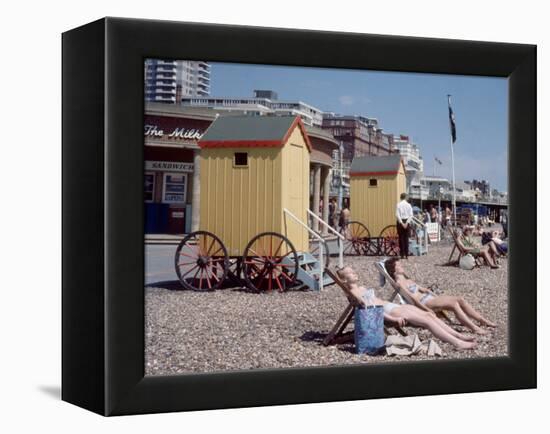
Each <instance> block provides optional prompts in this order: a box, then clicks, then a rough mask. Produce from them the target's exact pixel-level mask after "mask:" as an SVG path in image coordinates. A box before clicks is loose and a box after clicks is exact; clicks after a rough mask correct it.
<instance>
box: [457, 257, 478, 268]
mask: <svg viewBox="0 0 550 434" xmlns="http://www.w3.org/2000/svg"><path fill="white" fill-rule="evenodd" d="M458 266H459V267H460V268H461V269H462V270H473V269H474V267H475V266H476V260H475V258H474V257H473V256H472V255H471V254H470V253H467V254H466V255H464V256H463V257H462V258H460V261H459V262H458Z"/></svg>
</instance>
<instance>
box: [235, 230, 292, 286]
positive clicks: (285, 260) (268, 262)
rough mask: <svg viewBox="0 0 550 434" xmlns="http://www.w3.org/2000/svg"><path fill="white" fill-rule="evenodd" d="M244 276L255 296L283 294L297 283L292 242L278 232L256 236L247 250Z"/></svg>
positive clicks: (243, 266)
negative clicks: (267, 293)
mask: <svg viewBox="0 0 550 434" xmlns="http://www.w3.org/2000/svg"><path fill="white" fill-rule="evenodd" d="M241 263H242V275H243V277H244V280H245V282H246V286H247V287H248V288H249V289H250V290H252V291H254V292H263V291H268V292H270V291H273V290H277V291H279V292H283V291H285V290H286V289H288V288H289V287H291V286H292V285H294V284H295V282H296V276H297V274H298V267H299V263H298V255H297V253H296V249H295V248H294V246H293V245H292V243H291V242H290V240H289V239H288V238H286V237H284V236H283V235H281V234H278V233H276V232H264V233H261V234H258V235H256V236H255V237H254V238H252V240H250V242H249V243H248V245H247V246H246V248H245V249H244V253H243V258H242V261H241Z"/></svg>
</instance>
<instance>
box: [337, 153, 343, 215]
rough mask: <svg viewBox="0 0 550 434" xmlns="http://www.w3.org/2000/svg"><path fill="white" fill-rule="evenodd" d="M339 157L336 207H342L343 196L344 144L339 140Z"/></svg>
mask: <svg viewBox="0 0 550 434" xmlns="http://www.w3.org/2000/svg"><path fill="white" fill-rule="evenodd" d="M339 153H340V155H339V157H340V164H339V166H340V168H339V170H338V172H339V174H340V185H339V187H338V209H342V200H343V196H344V144H343V143H341V142H340V149H339Z"/></svg>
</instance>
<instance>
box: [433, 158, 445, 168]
mask: <svg viewBox="0 0 550 434" xmlns="http://www.w3.org/2000/svg"><path fill="white" fill-rule="evenodd" d="M434 160H435V162H436V163H437V164H439V165H440V166H441V165H442V164H443V162H442V161H441V160H440V159H439V158H437V157H434Z"/></svg>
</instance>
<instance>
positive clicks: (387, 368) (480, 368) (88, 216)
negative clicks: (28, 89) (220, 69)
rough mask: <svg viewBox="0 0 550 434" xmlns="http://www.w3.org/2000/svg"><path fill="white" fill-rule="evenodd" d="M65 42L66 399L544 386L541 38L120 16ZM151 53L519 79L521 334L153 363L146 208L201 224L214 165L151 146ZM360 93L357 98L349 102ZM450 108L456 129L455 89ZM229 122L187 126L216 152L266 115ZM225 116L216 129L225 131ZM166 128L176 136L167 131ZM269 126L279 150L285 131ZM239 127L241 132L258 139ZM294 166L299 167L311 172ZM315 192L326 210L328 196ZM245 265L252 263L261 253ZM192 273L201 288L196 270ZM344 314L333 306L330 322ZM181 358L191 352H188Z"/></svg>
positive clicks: (140, 404) (511, 122) (516, 217)
mask: <svg viewBox="0 0 550 434" xmlns="http://www.w3.org/2000/svg"><path fill="white" fill-rule="evenodd" d="M62 50H63V65H62V72H63V96H62V99H63V111H62V116H63V166H62V167H63V192H62V196H63V212H62V215H63V271H62V276H63V289H62V313H63V318H62V332H63V336H62V350H63V354H62V363H63V366H62V399H63V400H65V401H67V402H70V403H73V404H76V405H79V406H81V407H83V408H86V409H89V410H91V411H94V412H96V413H99V414H102V415H106V416H110V415H126V414H137V413H153V412H169V411H184V410H201V409H214V408H232V407H249V406H265V405H279V404H298V403H310V402H325V401H344V400H360V399H368V398H387V397H404V396H415V395H429V394H431V395H433V394H449V393H466V392H480V391H497V390H510V389H522V388H534V387H536V213H535V212H534V211H535V207H536V47H535V46H530V45H520V44H508V43H489V42H475V41H458V40H440V39H424V38H408V37H396V36H382V35H366V34H351V33H334V32H319V31H304V30H283V29H271V28H255V27H245V26H225V25H212V24H198V23H177V22H161V21H149V20H134V19H121V18H105V19H101V20H98V21H96V22H93V23H90V24H87V25H84V26H82V27H79V28H76V29H73V30H70V31H68V32H66V33H64V34H63V38H62ZM148 59H165V60H167V63H168V64H169V63H170V62H172V61H176V60H184V61H187V60H188V61H203V62H209V63H214V64H234V65H244V66H246V65H264V66H269V67H273V68H276V67H288V68H302V70H307V71H314V70H315V71H317V70H320V69H324V70H331V71H337V72H338V71H356V72H361V71H377V72H387V73H410V74H440V75H447V76H450V75H453V76H468V77H493V78H500V79H503V80H506V83H505V88H506V89H507V91H506V92H505V93H506V97H507V101H508V103H507V155H508V167H507V171H508V172H507V173H508V176H507V180H508V182H507V184H508V185H507V194H508V203H507V208H508V213H507V220H508V230H509V240H508V243H509V244H511V245H512V246H513V247H512V251H511V252H509V254H508V258H507V259H506V261H507V270H508V271H507V273H508V274H507V283H508V286H507V293H506V294H505V295H504V297H505V298H506V302H507V304H506V306H505V307H504V308H503V309H504V311H505V313H506V318H507V322H508V323H507V324H501V325H500V326H501V327H504V328H506V331H507V342H506V345H505V346H506V349H507V351H506V354H500V353H499V354H497V355H496V356H486V357H485V356H483V354H485V353H480V354H482V355H481V356H480V357H466V358H460V357H459V358H445V357H443V358H440V359H439V360H433V359H422V360H419V359H415V358H414V357H411V358H410V359H407V360H401V359H400V360H399V361H395V362H389V363H388V362H386V363H378V362H377V361H376V359H375V358H374V359H360V358H359V359H353V360H352V362H353V363H346V364H327V365H325V366H323V365H322V364H316V365H315V366H313V365H311V364H308V363H304V364H294V365H288V364H287V365H281V366H278V367H273V366H271V365H269V364H267V365H262V364H261V363H259V364H257V365H254V368H251V367H250V364H245V365H246V366H244V365H243V369H234V367H233V368H231V367H228V368H226V369H225V370H224V369H217V370H216V369H212V370H209V369H196V370H185V369H183V370H181V371H179V370H178V369H177V366H175V365H174V369H172V366H168V369H165V370H158V371H155V370H154V369H153V368H150V366H151V365H150V364H148V363H149V362H151V360H150V359H151V351H149V352H148V348H147V346H148V345H150V339H148V337H147V335H146V327H149V325H150V324H149V323H147V320H146V317H147V309H148V308H147V303H146V294H147V290H146V291H144V287H146V286H147V285H146V283H147V282H146V279H145V267H146V261H147V255H146V249H145V248H144V238H146V236H147V232H148V231H149V229H147V228H149V226H147V225H148V220H147V219H148V218H149V217H147V216H148V215H149V214H147V213H148V212H149V210H150V209H153V207H154V206H156V205H157V204H158V207H161V205H166V207H168V208H167V209H170V210H172V211H173V218H174V219H183V220H186V221H187V222H186V223H185V224H186V225H187V226H189V227H192V225H193V219H192V217H191V214H192V213H193V208H186V206H185V205H186V204H193V205H196V203H194V202H193V200H194V199H193V196H194V194H195V192H194V191H192V188H193V185H195V183H196V182H198V179H199V178H197V179H193V178H194V176H195V174H194V173H193V171H192V167H193V164H194V160H193V158H195V157H193V156H192V154H190V157H189V160H187V161H182V162H181V164H179V165H173V164H172V163H173V162H172V163H170V162H168V163H169V164H168V166H166V167H164V169H165V170H164V171H161V170H160V169H159V166H158V164H161V165H162V164H164V163H166V161H163V160H165V158H163V157H162V154H159V155H160V156H159V157H158V158H157V157H155V158H152V160H154V161H149V160H151V159H150V158H148V157H146V155H145V152H148V151H147V146H144V141H145V145H147V143H148V142H147V140H148V136H149V137H150V136H154V135H156V134H157V133H158V131H156V130H155V126H154V125H153V126H151V125H149V124H150V122H149V120H150V118H151V116H153V115H154V113H153V112H155V110H156V108H155V107H153V108H151V106H150V105H148V104H147V103H146V102H145V100H146V95H147V92H148V88H147V81H145V82H144V80H146V77H147V61H148ZM174 95H176V93H174ZM257 96H259V97H266V95H265V94H263V95H257ZM270 97H273V95H272V94H271V96H270ZM178 101H181V94H180V95H179V97H178ZM350 101H351V100H349V99H347V100H343V102H344V104H345V103H349V102H350ZM444 104H446V102H445V103H444ZM448 107H449V116H450V118H451V119H453V120H452V122H451V126H452V127H454V118H452V116H453V114H452V109H451V105H450V102H449V106H448ZM157 108H158V107H157ZM444 109H445V110H447V106H446V105H444ZM411 116H414V108H412V109H411ZM446 116H447V115H446ZM222 118H223V119H228V118H230V117H224V116H220V117H219V119H222ZM260 118H263V117H262V116H260ZM265 118H266V119H270V118H269V117H265ZM213 119H215V120H214V123H212V120H213ZM219 119H218V117H217V116H214V117H212V119H210V121H209V123H208V124H207V125H206V127H207V128H209V129H208V131H209V132H208V134H206V135H204V136H203V134H204V131H200V133H198V132H197V131H199V127H193V128H195V129H196V131H195V130H193V131H190V130H181V129H180V130H178V131H176V132H175V133H174V134H176V135H181V136H182V137H183V138H185V139H193V137H195V136H194V135H196V137H197V138H198V137H202V138H201V139H200V140H201V141H202V142H199V145H200V147H195V148H194V149H199V150H200V151H201V152H203V150H204V149H207V148H208V149H214V150H215V149H216V147H217V146H218V147H221V148H224V147H225V148H227V147H228V146H230V145H227V143H228V142H230V141H231V137H229V136H228V137H229V138H223V137H222V138H220V137H218V136H216V134H217V133H218V130H219V131H225V133H226V134H228V133H227V131H229V132H231V131H233V132H234V131H235V128H234V125H233V124H235V123H238V122H241V124H239V125H247V126H248V127H250V126H251V124H250V118H248V119H245V120H242V119H241V120H238V119H237V118H235V119H231V122H233V124H232V125H233V126H232V125H228V126H225V130H223V128H222V126H220V125H221V123H219V122H218V121H219ZM271 119H273V118H271ZM281 119H282V118H281ZM231 122H230V123H231ZM242 122H244V123H242ZM216 123H218V126H217V127H216V128H217V129H214V127H212V128H210V125H216ZM306 123H307V122H306ZM303 124H304V122H303V120H300V119H297V118H296V119H292V122H290V123H289V124H288V125H287V127H286V128H287V129H286V130H285V131H287V132H288V135H290V134H291V132H293V131H301V134H303V137H304V139H303V140H304V141H303V149H306V148H311V144H310V143H309V139H308V138H307V137H308V134H306V133H304V131H306V130H307V125H305V126H304V125H303ZM148 125H149V126H148ZM144 126H145V132H146V135H145V138H144ZM218 127H219V128H218ZM148 128H149V129H148ZM289 128H290V129H289ZM176 129H177V126H176ZM270 131H271V130H270ZM158 134H159V135H160V136H159V137H160V139H162V134H163V133H162V132H161V133H158ZM220 134H221V133H220ZM283 136H284V140H283V138H279V139H278V140H279V141H278V142H277V143H279V144H280V145H281V146H283V147H284V143H286V142H285V140H287V139H288V137H287V135H283ZM281 137H282V136H281ZM208 139H209V140H208ZM264 139H265V140H264V142H262V143H263V145H264V146H265V147H266V148H265V149H268V148H269V146H271V142H272V141H273V138H272V137H271V138H269V140H267V139H266V138H265V137H264ZM239 140H241V142H239V143H241V145H242V143H244V142H243V140H244V139H242V138H240V139H239ZM255 140H256V142H257V141H259V139H258V138H256V139H255ZM331 140H332V139H331ZM452 141H453V142H454V136H453V138H452ZM243 146H244V145H242V146H241V147H240V148H239V149H240V150H239V151H238V152H235V155H234V158H233V157H231V158H233V159H232V160H230V163H231V164H230V166H231V170H237V171H239V170H240V171H241V172H239V173H243V172H242V171H243V170H247V168H249V167H252V166H253V164H254V156H253V154H252V152H251V153H250V154H247V153H246V152H243V151H242V149H246V148H243ZM246 146H248V145H246ZM250 149H252V147H251V148H250ZM310 150H311V149H310ZM262 152H263V151H262ZM265 152H267V151H265ZM300 152H301V151H300ZM304 152H305V151H304ZM293 155H298V156H301V155H303V154H293ZM304 155H305V154H304ZM201 158H203V159H204V158H205V154H203V155H202V157H201ZM293 158H294V157H293ZM297 158H298V157H297ZM299 158H301V157H299ZM155 164H157V166H155ZM203 164H204V160H202V162H201V168H203V169H202V170H201V172H202V173H206V172H207V171H208V170H209V169H208V168H207V167H208V166H205V165H203ZM292 167H293V169H292V170H290V172H289V174H288V176H290V177H292V176H295V174H296V170H301V169H300V168H299V166H292ZM161 168H162V167H161ZM296 168H297V169H296ZM305 170H306V172H305V173H306V177H305V178H304V179H305V180H304V183H306V184H307V182H309V179H308V177H307V168H306V169H305ZM352 170H353V169H352ZM361 170H363V172H364V170H366V169H365V168H364V167H363V168H359V169H358V170H357V173H362V172H361ZM208 173H209V175H208V176H209V178H208V179H213V177H214V176H215V173H214V172H212V171H211V172H208ZM300 173H301V172H300ZM377 173H378V174H379V175H380V173H382V172H380V173H379V172H377ZM480 175H482V174H480ZM197 176H198V175H197ZM203 176H204V175H203ZM315 176H316V175H313V182H314V183H315V182H316V181H315ZM201 182H202V181H201ZM144 185H145V198H144ZM201 185H202V184H201ZM216 185H217V187H216V188H218V189H220V188H222V186H220V185H219V184H216ZM295 185H296V184H295ZM304 185H305V184H304ZM368 188H369V189H370V190H369V191H373V190H374V189H377V188H379V180H378V179H370V180H369V183H368ZM229 192H230V190H229ZM214 193H215V189H214ZM214 193H212V194H214ZM273 194H275V193H273ZM306 194H307V193H306ZM157 196H158V197H157ZM317 196H318V195H317ZM327 198H328V196H327ZM317 199H318V197H317ZM283 200H284V199H283ZM314 204H315V206H316V207H317V208H319V202H314ZM455 205H456V204H455ZM352 206H353V205H352ZM202 207H203V205H202V203H201V210H202V209H203V208H202ZM159 209H160V208H159ZM204 209H207V210H208V212H209V213H213V212H214V211H212V210H211V209H210V208H204ZM455 211H456V206H455ZM187 214H188V217H187V219H186V218H185V216H186V215H187ZM201 218H202V217H201ZM455 221H456V219H455ZM182 224H183V223H182ZM223 224H225V223H223ZM223 224H222V226H220V227H221V229H220V230H222V229H223V228H224V226H223ZM190 231H191V229H190V230H187V229H186V230H185V231H182V232H186V233H187V232H190ZM152 232H154V231H152ZM372 238H373V239H375V238H376V239H378V238H381V239H384V237H383V236H380V237H376V236H373V237H372ZM178 242H179V240H178ZM376 242H378V241H376ZM373 243H374V241H373ZM373 245H374V244H373ZM363 253H365V252H363ZM239 254H240V253H239ZM378 254H380V251H378ZM384 254H389V253H388V252H384ZM235 255H238V254H237V253H235ZM228 256H231V255H228ZM244 257H245V259H246V257H247V256H246V255H245V256H244ZM331 260H332V259H331ZM176 263H177V261H176ZM244 264H245V265H243V266H244V267H245V268H246V260H245V261H244ZM487 269H488V268H487ZM180 274H181V273H179V274H178V276H179V277H180V281H182V279H181V276H180ZM224 277H225V275H224ZM335 278H337V277H336V276H335ZM489 279H490V278H489ZM249 280H250V279H249ZM252 280H253V279H252ZM186 282H187V284H188V285H190V286H191V289H196V288H193V285H194V284H196V283H193V282H191V283H189V282H188V281H186ZM212 282H214V281H212ZM212 282H210V283H212ZM247 282H248V285H249V288H250V286H251V287H252V288H253V289H258V288H257V287H256V286H257V285H256V286H254V285H255V284H254V282H252V284H250V282H249V281H248V280H247ZM183 283H184V282H183V281H182V284H183ZM245 283H246V282H245ZM245 283H243V286H246V284H245ZM200 284H201V285H202V279H201V283H200ZM184 286H185V284H184ZM180 289H181V288H180ZM187 289H189V288H187ZM200 289H202V287H201V288H200ZM269 289H271V287H270V288H269ZM281 289H282V288H281ZM164 291H165V292H159V293H160V294H168V293H169V292H168V291H170V288H168V289H166V288H164ZM188 293H191V292H189V291H188ZM179 294H185V291H180V292H179ZM209 294H212V293H211V292H208V293H206V294H204V296H208V295H209ZM201 295H202V294H201ZM247 295H248V293H246V292H245V293H244V296H247ZM260 296H269V295H263V294H261V295H260ZM282 296H283V297H284V296H285V295H284V294H282ZM167 303H168V302H167ZM204 313H205V314H209V312H208V311H205V312H204ZM211 314H212V315H213V318H212V320H211V321H212V333H216V330H215V313H211ZM235 315H237V313H235ZM304 315H306V316H307V311H306V312H304ZM177 320H178V321H179V319H177ZM334 320H336V318H327V320H326V323H327V329H328V328H330V325H331V324H330V323H331V321H332V322H334ZM327 331H328V330H327ZM190 333H192V331H191V332H190ZM253 333H254V331H252V334H253ZM197 345H198V344H197ZM319 345H321V344H320V343H319ZM205 348H206V347H205ZM323 348H324V349H325V350H326V351H333V350H332V349H330V350H329V349H328V348H326V347H323ZM164 349H166V348H164ZM164 349H163V354H165V352H164ZM186 351H187V350H186ZM159 354H160V352H159ZM161 356H162V355H159V357H161ZM179 357H181V359H179V360H184V361H185V352H184V353H183V354H180V355H179ZM189 357H191V354H189ZM205 357H206V358H208V355H206V356H205ZM250 357H251V358H253V357H256V355H251V356H250ZM227 366H230V365H227ZM157 374H158V375H157Z"/></svg>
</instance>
